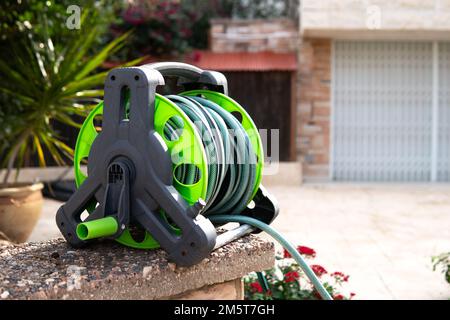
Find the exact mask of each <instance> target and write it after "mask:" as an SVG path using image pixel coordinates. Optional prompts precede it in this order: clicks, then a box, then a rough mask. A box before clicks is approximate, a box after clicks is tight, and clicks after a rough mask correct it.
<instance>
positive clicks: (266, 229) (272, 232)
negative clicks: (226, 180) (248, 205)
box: [209, 215, 333, 300]
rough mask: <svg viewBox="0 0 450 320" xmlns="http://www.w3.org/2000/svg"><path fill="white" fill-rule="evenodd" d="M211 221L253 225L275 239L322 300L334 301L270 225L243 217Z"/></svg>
mask: <svg viewBox="0 0 450 320" xmlns="http://www.w3.org/2000/svg"><path fill="white" fill-rule="evenodd" d="M209 219H210V220H211V221H212V222H213V223H218V224H223V223H229V222H238V223H241V224H248V225H251V226H253V227H255V228H257V229H260V230H262V231H264V232H266V233H267V234H269V235H270V236H272V238H274V239H275V240H277V241H278V243H280V244H281V245H282V246H283V248H284V249H286V250H287V251H288V252H289V253H290V254H291V256H292V258H293V259H294V260H295V261H296V262H297V263H298V265H299V266H300V268H301V269H302V270H303V272H304V273H305V275H306V276H307V277H308V279H309V280H310V281H311V283H312V284H313V286H314V288H316V290H317V292H318V293H319V294H320V296H321V297H322V299H324V300H333V298H332V297H331V296H330V294H329V293H328V291H327V290H326V289H325V287H324V286H323V285H322V284H321V283H320V281H319V279H318V278H317V276H316V275H315V273H314V272H313V271H312V270H311V268H310V267H309V266H308V264H307V263H306V261H305V260H304V259H303V257H302V256H301V255H300V253H298V251H297V250H296V249H295V247H294V246H293V245H292V244H291V243H290V242H289V241H287V240H286V238H284V237H283V236H282V235H281V234H280V233H278V231H276V230H275V229H274V228H272V227H271V226H269V225H268V224H266V223H264V222H261V221H259V220H257V219H254V218H250V217H246V216H241V215H216V216H211V217H209Z"/></svg>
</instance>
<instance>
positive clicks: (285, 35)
mask: <svg viewBox="0 0 450 320" xmlns="http://www.w3.org/2000/svg"><path fill="white" fill-rule="evenodd" d="M298 39H299V33H298V26H297V25H296V24H295V23H294V22H293V21H292V20H289V19H269V20H230V19H216V20H213V21H212V22H211V31H210V47H211V51H213V52H258V51H271V52H280V53H286V52H295V51H297V48H298Z"/></svg>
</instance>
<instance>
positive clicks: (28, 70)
mask: <svg viewBox="0 0 450 320" xmlns="http://www.w3.org/2000/svg"><path fill="white" fill-rule="evenodd" d="M98 14H99V13H98V11H96V10H88V9H86V8H85V9H83V14H82V16H81V29H80V30H73V32H72V33H71V34H70V36H69V37H68V38H67V39H66V40H65V41H64V43H53V40H52V39H51V38H50V37H49V36H48V32H46V31H48V29H47V20H46V18H45V16H42V21H41V25H40V27H41V29H42V30H44V32H40V33H39V35H37V34H36V33H34V30H33V27H32V26H30V25H29V24H21V23H20V22H17V24H18V32H16V33H15V34H14V35H13V36H11V37H9V38H7V39H6V46H4V48H6V49H7V52H5V53H2V55H1V58H0V79H1V81H0V98H1V99H0V101H1V102H0V108H1V109H0V155H1V159H0V164H1V166H2V167H8V168H9V169H11V167H12V166H13V165H16V166H17V167H20V166H22V165H23V160H24V158H25V157H26V155H28V154H30V153H34V154H37V156H38V158H39V164H40V165H42V166H45V165H46V159H45V156H44V154H45V153H44V149H47V150H48V151H49V153H50V154H51V156H52V157H53V159H54V160H55V162H56V163H58V164H62V163H64V158H65V156H67V157H72V156H73V149H72V148H71V147H69V146H68V145H66V143H65V142H64V140H63V139H62V138H61V137H59V136H58V133H57V132H56V131H55V130H54V127H53V124H54V121H58V122H61V123H63V124H65V125H69V126H74V127H79V126H80V124H78V123H77V122H75V121H74V120H73V119H74V117H73V116H74V115H80V116H86V115H87V113H88V112H89V111H90V107H91V106H92V105H93V104H96V103H97V102H98V101H99V100H98V99H99V97H101V96H102V95H103V90H101V89H99V88H101V86H102V84H103V81H104V78H105V76H106V74H107V71H101V72H96V71H97V70H98V69H99V67H100V66H101V64H102V63H103V62H104V61H105V60H106V59H107V58H108V57H109V56H110V55H111V54H112V53H114V52H116V51H117V50H119V49H120V48H121V47H122V46H123V45H124V39H125V38H126V37H127V36H128V34H124V35H122V36H120V37H118V38H116V39H115V40H113V41H112V42H111V43H109V44H107V45H106V46H105V47H104V48H102V49H100V50H96V48H95V46H96V45H97V42H96V40H97V39H98V37H99V36H101V32H102V31H101V29H100V28H99V27H98V25H96V22H95V21H96V17H97V15H98ZM93 52H94V53H93ZM138 61H139V60H135V61H131V62H130V63H128V64H127V65H133V64H136V63H138ZM6 179H7V177H5V182H6Z"/></svg>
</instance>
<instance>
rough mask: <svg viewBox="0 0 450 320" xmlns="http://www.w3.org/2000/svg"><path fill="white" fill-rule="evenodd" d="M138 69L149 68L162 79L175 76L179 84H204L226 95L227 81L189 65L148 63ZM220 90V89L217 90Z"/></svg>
mask: <svg viewBox="0 0 450 320" xmlns="http://www.w3.org/2000/svg"><path fill="white" fill-rule="evenodd" d="M140 68H150V69H153V70H156V71H158V72H159V73H160V74H161V75H162V76H163V77H166V76H175V77H180V78H182V81H180V83H185V82H191V83H195V82H198V83H205V84H210V85H213V86H216V88H217V89H216V90H217V91H220V92H222V93H224V94H228V85H227V79H226V78H225V76H224V75H223V74H222V73H220V72H217V71H209V70H202V69H200V68H198V67H196V66H193V65H191V64H187V63H182V62H156V63H149V64H145V65H143V66H140ZM218 88H220V89H218Z"/></svg>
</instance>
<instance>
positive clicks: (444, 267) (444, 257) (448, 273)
mask: <svg viewBox="0 0 450 320" xmlns="http://www.w3.org/2000/svg"><path fill="white" fill-rule="evenodd" d="M431 262H432V263H433V271H436V270H437V269H440V270H441V271H442V273H443V274H444V278H445V281H447V282H448V283H450V252H446V253H442V254H440V255H438V256H435V257H433V258H432V259H431Z"/></svg>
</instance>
